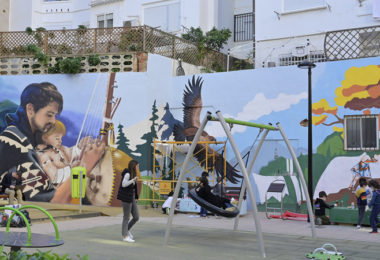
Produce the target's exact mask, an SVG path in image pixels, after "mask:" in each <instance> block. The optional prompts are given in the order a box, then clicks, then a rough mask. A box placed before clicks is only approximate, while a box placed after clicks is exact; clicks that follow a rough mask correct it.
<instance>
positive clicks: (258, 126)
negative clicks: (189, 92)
mask: <svg viewBox="0 0 380 260" xmlns="http://www.w3.org/2000/svg"><path fill="white" fill-rule="evenodd" d="M207 119H208V120H210V121H220V120H219V118H218V117H215V116H212V115H208V116H207ZM224 121H226V123H229V124H235V125H245V126H251V127H257V128H263V129H268V130H278V128H276V127H274V126H271V125H262V124H257V123H251V122H246V121H241V120H236V119H231V118H225V119H224Z"/></svg>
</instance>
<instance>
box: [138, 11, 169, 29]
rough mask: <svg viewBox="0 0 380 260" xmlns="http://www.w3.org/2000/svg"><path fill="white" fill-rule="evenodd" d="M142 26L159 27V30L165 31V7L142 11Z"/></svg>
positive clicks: (166, 24)
mask: <svg viewBox="0 0 380 260" xmlns="http://www.w3.org/2000/svg"><path fill="white" fill-rule="evenodd" d="M144 24H146V25H148V26H151V27H157V26H161V28H160V29H161V30H163V31H166V30H167V26H168V23H167V6H166V5H164V6H157V7H151V8H145V9H144Z"/></svg>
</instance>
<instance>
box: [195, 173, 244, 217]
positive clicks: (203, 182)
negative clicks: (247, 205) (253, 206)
mask: <svg viewBox="0 0 380 260" xmlns="http://www.w3.org/2000/svg"><path fill="white" fill-rule="evenodd" d="M199 181H200V187H199V188H198V189H197V190H196V192H197V195H198V196H199V197H201V198H202V199H204V200H205V201H207V202H208V203H210V204H212V205H214V206H216V207H219V208H223V209H224V210H227V211H234V210H235V209H236V208H235V207H229V208H227V205H226V204H234V205H239V202H238V201H231V200H229V199H226V198H221V197H219V196H216V195H215V194H213V193H212V192H211V187H210V185H209V184H208V179H207V178H206V177H201V178H200V179H199Z"/></svg>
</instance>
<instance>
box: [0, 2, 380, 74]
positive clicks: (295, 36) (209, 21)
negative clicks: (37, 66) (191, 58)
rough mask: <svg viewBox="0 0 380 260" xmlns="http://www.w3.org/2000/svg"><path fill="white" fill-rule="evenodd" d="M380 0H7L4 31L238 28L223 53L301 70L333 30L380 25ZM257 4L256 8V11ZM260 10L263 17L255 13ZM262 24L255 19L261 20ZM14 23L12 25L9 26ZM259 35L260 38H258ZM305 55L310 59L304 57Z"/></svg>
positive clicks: (319, 56) (1, 18) (318, 55)
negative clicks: (378, 6)
mask: <svg viewBox="0 0 380 260" xmlns="http://www.w3.org/2000/svg"><path fill="white" fill-rule="evenodd" d="M373 1H377V2H380V0H308V1H305V0H271V1H265V0H92V1H91V0H1V1H0V9H2V10H3V12H1V13H0V22H1V23H0V30H1V31H7V30H10V31H23V30H25V28H26V27H28V26H30V27H32V28H37V27H45V28H46V29H50V30H53V29H62V28H63V27H65V28H66V29H75V28H78V26H79V25H85V26H87V27H90V28H96V27H122V26H138V25H149V26H152V27H158V28H159V29H161V30H163V31H166V32H170V33H173V34H177V35H179V34H181V33H183V32H185V31H186V30H187V29H188V28H190V27H195V28H197V27H201V28H202V30H203V31H204V32H206V31H209V30H211V29H212V28H213V27H214V26H215V27H216V28H218V29H222V28H230V30H231V31H232V37H231V38H230V40H229V42H228V45H227V46H225V48H224V49H223V50H222V51H223V52H225V53H226V52H227V50H228V49H230V50H231V55H232V56H236V57H239V58H244V57H246V54H247V53H248V52H249V51H251V50H252V49H253V45H254V44H253V41H255V57H256V59H255V67H256V68H263V67H270V66H290V65H296V64H297V63H298V62H301V61H302V60H304V59H307V58H309V56H302V57H296V56H294V55H293V54H295V53H296V52H297V50H298V52H299V51H302V50H304V47H305V46H307V45H308V43H309V45H308V46H307V47H306V49H309V51H310V58H311V59H312V60H314V61H316V62H321V61H324V54H323V50H324V38H325V32H326V31H332V30H344V29H351V28H358V27H366V26H376V25H379V23H380V22H379V21H378V20H375V19H374V18H373V15H372V4H373ZM253 3H255V8H253ZM254 9H255V14H253V10H254ZM254 20H255V22H253V21H254ZM7 21H8V22H7ZM254 35H255V36H254ZM299 55H302V54H298V56H299Z"/></svg>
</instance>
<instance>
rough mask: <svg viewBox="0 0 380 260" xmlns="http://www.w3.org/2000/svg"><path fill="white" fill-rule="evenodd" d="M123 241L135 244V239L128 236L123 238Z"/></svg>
mask: <svg viewBox="0 0 380 260" xmlns="http://www.w3.org/2000/svg"><path fill="white" fill-rule="evenodd" d="M123 241H124V242H130V243H133V242H135V240H133V239H132V238H130V237H129V236H128V237H127V238H123Z"/></svg>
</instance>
